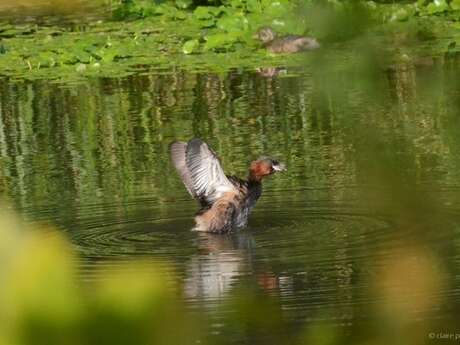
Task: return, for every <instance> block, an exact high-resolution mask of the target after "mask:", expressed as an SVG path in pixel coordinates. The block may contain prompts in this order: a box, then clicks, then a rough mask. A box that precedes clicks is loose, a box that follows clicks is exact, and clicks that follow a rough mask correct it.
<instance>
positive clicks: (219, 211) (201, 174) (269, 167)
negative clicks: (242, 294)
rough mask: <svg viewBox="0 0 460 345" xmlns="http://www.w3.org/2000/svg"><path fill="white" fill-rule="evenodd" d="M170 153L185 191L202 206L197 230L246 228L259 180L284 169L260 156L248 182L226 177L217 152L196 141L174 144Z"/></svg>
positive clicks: (222, 230) (257, 193)
mask: <svg viewBox="0 0 460 345" xmlns="http://www.w3.org/2000/svg"><path fill="white" fill-rule="evenodd" d="M170 152H171V160H172V162H173V164H174V166H175V167H176V169H177V171H178V173H179V175H180V177H181V179H182V182H183V183H184V185H185V188H187V190H188V192H189V193H190V195H191V196H192V197H193V198H195V199H196V200H198V202H199V203H200V205H201V209H200V210H199V211H198V213H197V215H196V217H195V222H196V227H195V229H194V230H197V231H206V232H213V233H228V232H230V231H232V230H233V229H235V228H242V227H244V226H246V224H247V222H248V217H249V213H250V212H251V210H252V209H253V207H254V206H255V204H256V202H257V200H258V199H259V197H260V195H261V194H262V179H263V178H265V177H267V176H270V175H272V174H274V173H276V172H280V171H285V170H286V168H285V166H284V164H282V163H280V162H278V161H276V160H274V159H272V158H268V157H263V158H260V159H258V160H255V161H253V162H252V163H251V165H250V167H249V176H248V178H247V180H242V179H239V178H238V177H235V176H227V175H225V173H224V170H223V169H222V166H221V165H220V161H219V158H218V157H217V155H216V153H215V152H214V151H213V150H212V149H211V148H210V147H209V146H208V145H207V144H206V143H205V142H204V141H203V140H201V139H198V138H196V139H192V140H190V141H189V142H183V141H176V142H173V143H172V144H171V146H170Z"/></svg>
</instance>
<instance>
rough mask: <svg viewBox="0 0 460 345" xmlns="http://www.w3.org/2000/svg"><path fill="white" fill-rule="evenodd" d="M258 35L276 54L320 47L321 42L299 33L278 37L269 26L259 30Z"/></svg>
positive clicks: (265, 45) (271, 51) (268, 48)
mask: <svg viewBox="0 0 460 345" xmlns="http://www.w3.org/2000/svg"><path fill="white" fill-rule="evenodd" d="M256 37H257V38H258V39H259V40H260V41H262V43H263V45H264V47H265V48H267V50H268V51H269V52H270V53H274V54H279V53H297V52H300V51H307V50H313V49H317V48H319V43H318V41H317V40H316V39H315V38H311V37H304V36H297V35H288V36H284V37H276V33H275V32H274V31H273V30H272V29H271V28H269V27H266V28H262V29H260V30H259V31H257V33H256Z"/></svg>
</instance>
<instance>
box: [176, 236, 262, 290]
mask: <svg viewBox="0 0 460 345" xmlns="http://www.w3.org/2000/svg"><path fill="white" fill-rule="evenodd" d="M197 242H198V243H197V247H198V253H197V254H196V255H193V256H192V257H191V258H190V262H189V263H188V264H187V273H186V280H185V286H184V291H185V294H186V295H187V296H188V297H190V298H197V297H200V298H205V299H216V298H219V297H223V296H224V295H225V294H226V293H228V292H229V291H230V290H231V287H232V286H233V285H234V284H235V283H236V282H237V279H238V277H240V276H241V275H243V274H250V273H251V267H250V266H251V256H252V255H253V250H254V239H253V237H252V236H251V234H250V233H247V232H238V233H235V234H229V235H213V234H205V233H200V234H198V238H197Z"/></svg>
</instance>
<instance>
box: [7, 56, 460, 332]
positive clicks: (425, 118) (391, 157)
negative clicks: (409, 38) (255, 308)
mask: <svg viewBox="0 0 460 345" xmlns="http://www.w3.org/2000/svg"><path fill="white" fill-rule="evenodd" d="M358 55H359V54H358ZM323 58H324V59H326V58H327V55H326V57H323ZM324 61H327V60H324ZM366 61H367V60H366ZM366 61H364V63H363V61H362V60H352V61H348V62H347V63H345V64H339V65H334V66H331V67H328V68H321V67H319V65H318V64H317V63H318V62H316V64H315V62H311V63H309V64H308V65H307V66H302V67H299V68H298V69H288V73H287V74H283V75H280V76H275V77H273V78H269V77H264V76H261V75H260V74H258V73H256V72H253V71H230V72H228V73H227V74H225V75H212V74H205V73H204V74H194V73H189V72H181V71H176V70H167V71H163V72H162V73H158V72H149V71H145V72H144V73H142V74H139V75H135V76H132V77H128V78H125V79H117V78H114V79H93V80H88V81H87V82H84V83H79V84H59V83H55V82H47V81H34V82H26V81H14V80H2V82H1V83H0V158H1V160H0V190H3V192H2V194H3V196H4V197H8V198H9V200H10V201H11V203H12V204H13V205H15V207H16V208H17V209H18V210H19V211H20V213H21V214H22V215H23V216H24V217H26V218H27V219H28V220H29V221H31V222H36V221H45V222H51V223H54V224H57V225H58V226H59V227H60V228H61V229H62V231H63V232H65V233H66V235H67V236H68V237H69V239H71V241H72V243H73V244H74V245H75V248H76V249H77V251H78V253H79V254H80V259H79V260H80V265H81V268H82V280H92V279H98V276H97V274H96V273H95V270H94V267H95V266H98V267H101V265H102V267H104V268H105V269H106V270H116V269H117V265H118V264H119V263H120V260H121V259H127V258H140V257H147V258H148V259H149V260H155V261H158V260H159V261H162V262H163V261H164V262H168V263H169V264H170V265H171V267H173V268H174V270H175V271H176V273H177V276H178V279H179V283H180V285H181V286H182V287H183V288H182V290H183V294H184V296H185V298H186V300H187V302H188V304H189V306H190V308H191V309H192V310H197V311H201V310H207V311H209V312H210V313H211V314H213V315H214V317H215V325H214V326H213V327H214V328H215V333H219V327H221V326H220V321H219V320H220V319H221V317H222V315H223V314H225V313H227V312H228V310H226V309H225V307H224V308H223V309H222V308H219V306H221V305H222V303H224V302H225V300H226V298H227V296H229V295H230V294H231V292H232V290H234V289H235V288H237V287H238V286H240V285H242V284H250V285H251V284H252V285H255V286H258V288H259V289H260V290H261V291H262V292H263V293H265V294H268V295H272V296H275V297H276V298H277V300H278V301H279V306H280V313H281V314H282V316H283V318H285V319H286V320H288V322H289V323H291V324H292V325H296V324H305V322H306V323H316V322H322V321H327V322H328V323H331V324H333V325H338V326H341V327H342V326H343V327H344V328H345V329H347V328H349V327H353V326H354V325H356V324H360V323H364V324H367V323H368V322H369V321H378V320H380V318H381V317H382V315H386V314H385V313H386V309H385V307H382V305H383V306H388V305H389V306H390V307H391V308H392V307H394V308H395V310H396V311H393V312H392V313H391V315H393V314H394V315H396V317H397V316H398V315H397V310H398V306H401V305H404V306H406V307H405V308H403V309H402V310H403V313H402V317H404V318H408V319H410V320H419V321H420V322H428V324H429V325H431V324H432V323H434V324H436V325H438V324H437V322H439V320H453V319H454V318H455V316H456V315H458V314H459V312H460V288H459V287H460V198H459V196H460V194H459V191H460V136H459V130H460V117H459V115H460V112H459V110H460V92H459V90H460V88H459V86H460V83H459V80H460V78H459V76H460V70H459V69H458V68H457V66H456V64H455V62H452V61H447V60H441V61H438V60H434V63H433V64H432V65H431V66H419V67H417V66H414V65H412V64H408V65H397V66H391V68H388V66H384V65H376V64H375V63H374V62H375V61H371V62H369V61H367V62H366ZM193 137H201V138H203V139H204V140H206V141H207V142H208V143H209V144H210V145H211V146H212V147H213V148H214V149H215V151H217V152H218V153H219V154H220V156H221V159H222V162H223V165H224V168H225V169H226V171H228V173H232V174H237V175H241V176H245V175H246V170H247V166H248V163H249V162H250V160H252V159H254V158H257V157H258V156H260V155H262V154H269V155H272V156H276V157H278V158H279V159H280V160H281V161H284V162H285V163H286V165H287V167H288V172H287V173H285V174H282V175H281V174H280V175H276V176H274V177H271V178H270V179H269V180H267V181H266V183H265V185H264V193H263V195H262V198H261V199H260V201H259V203H258V205H257V207H256V208H255V210H254V212H253V214H252V216H251V218H250V222H249V226H248V228H247V229H244V230H242V231H240V232H238V233H234V234H230V235H226V236H214V235H206V234H199V233H196V232H192V231H190V229H191V228H192V226H193V214H194V212H195V211H196V209H197V205H196V204H195V202H194V201H193V200H190V198H189V196H188V194H187V193H186V191H185V188H184V187H183V186H182V185H181V182H180V181H179V178H178V177H177V175H176V173H175V171H174V169H173V167H172V166H171V164H170V162H169V156H168V145H169V143H170V142H171V141H173V140H177V139H182V140H187V139H190V138H193ZM167 279H170V278H169V277H168V276H165V280H167ZM399 299H401V300H399ZM442 322H446V323H442ZM447 322H449V321H441V326H442V325H444V326H446V325H452V324H451V323H447ZM429 330H434V331H437V330H438V328H434V329H433V327H432V328H429V327H428V328H426V329H424V331H423V332H425V333H423V332H422V334H421V335H420V336H421V337H422V338H423V339H425V338H426V332H428V331H429Z"/></svg>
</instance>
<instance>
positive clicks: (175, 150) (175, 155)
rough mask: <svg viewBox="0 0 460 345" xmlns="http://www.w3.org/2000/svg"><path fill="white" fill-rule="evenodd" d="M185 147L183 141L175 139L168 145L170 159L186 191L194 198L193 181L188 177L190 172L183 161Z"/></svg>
mask: <svg viewBox="0 0 460 345" xmlns="http://www.w3.org/2000/svg"><path fill="white" fill-rule="evenodd" d="M186 149H187V143H184V142H183V141H175V142H173V143H172V144H171V146H170V147H169V151H170V153H171V160H172V162H173V164H174V166H175V167H176V170H177V172H178V173H179V175H180V178H181V179H182V182H183V183H184V185H185V188H187V191H188V192H189V193H190V195H191V196H193V197H194V198H195V197H196V195H195V192H194V191H193V183H192V179H191V177H190V172H189V171H188V169H187V166H186V163H185V151H186Z"/></svg>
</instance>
